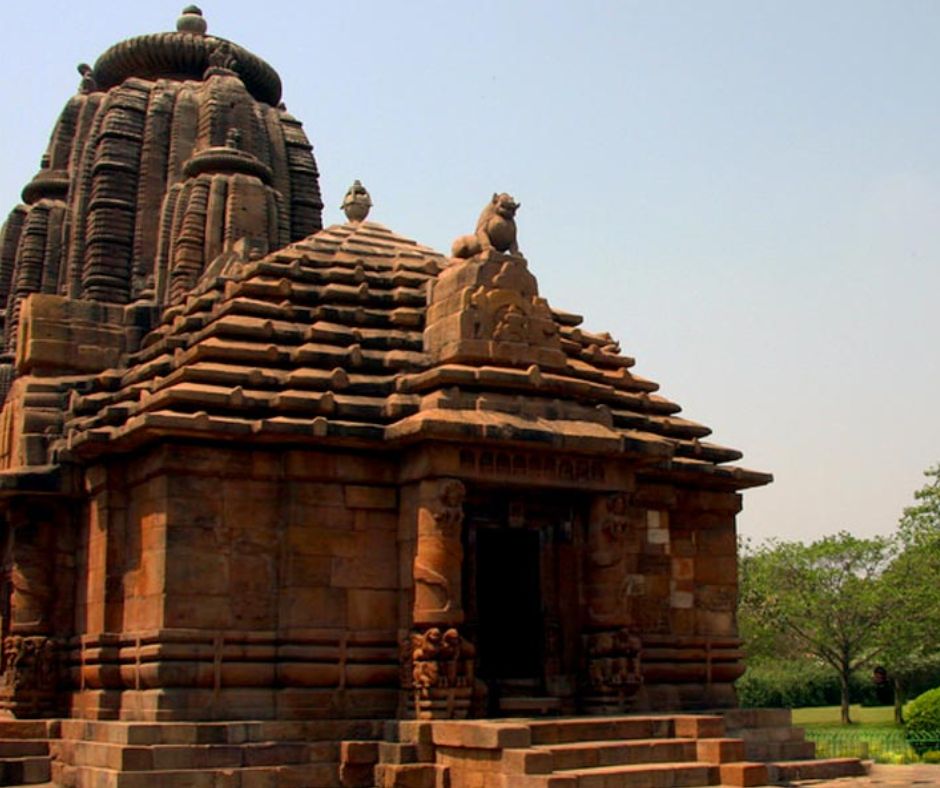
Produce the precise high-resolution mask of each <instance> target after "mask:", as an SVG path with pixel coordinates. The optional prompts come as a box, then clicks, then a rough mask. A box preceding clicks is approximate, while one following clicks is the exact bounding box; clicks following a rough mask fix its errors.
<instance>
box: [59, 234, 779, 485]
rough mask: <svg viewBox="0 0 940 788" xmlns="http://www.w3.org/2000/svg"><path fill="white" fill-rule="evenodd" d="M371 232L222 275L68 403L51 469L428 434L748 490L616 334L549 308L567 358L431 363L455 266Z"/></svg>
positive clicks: (730, 455)
mask: <svg viewBox="0 0 940 788" xmlns="http://www.w3.org/2000/svg"><path fill="white" fill-rule="evenodd" d="M455 264H458V263H455V262H454V261H452V260H448V259H447V258H445V257H444V256H443V255H441V254H440V253H438V252H436V251H434V250H433V249H430V248H428V247H426V246H422V245H420V244H418V243H416V242H415V241H412V240H410V239H407V238H404V237H402V236H400V235H397V234H395V233H394V232H392V231H391V230H389V229H387V228H386V227H384V226H382V225H380V224H377V223H374V222H366V221H364V222H361V223H358V222H351V223H348V224H345V225H338V226H332V227H329V228H327V229H325V230H322V231H320V232H318V233H316V234H314V235H312V236H310V237H309V238H307V239H305V240H303V241H299V242H297V243H294V244H291V245H289V246H286V247H285V248H283V249H281V250H279V251H276V252H273V253H271V254H268V255H267V256H265V257H263V258H262V259H259V260H257V261H254V262H241V261H237V260H230V261H229V262H228V263H226V264H225V266H223V267H222V268H221V269H219V268H218V266H214V267H212V268H211V269H210V270H208V271H207V272H206V274H205V275H204V276H203V279H202V280H201V281H200V282H199V283H198V284H197V286H196V287H195V288H194V289H193V291H192V292H191V294H190V295H189V296H188V297H186V298H185V300H184V301H183V302H182V303H181V304H179V305H177V306H174V307H170V308H169V309H167V310H166V311H165V312H164V317H163V321H162V323H161V325H159V326H158V328H157V329H156V330H154V331H153V332H151V334H150V335H149V336H148V337H147V338H146V339H145V340H144V342H143V345H142V349H141V350H140V351H139V352H137V353H134V354H132V355H130V356H129V357H128V358H127V364H126V369H122V370H108V371H106V372H104V373H101V374H99V375H96V376H92V377H91V378H89V379H86V380H85V381H84V382H83V383H82V384H81V386H80V387H79V389H80V391H79V390H76V392H75V393H74V394H73V395H72V396H71V399H70V402H69V406H68V411H67V413H66V414H65V418H64V423H63V433H62V437H61V439H58V440H57V441H54V442H53V445H52V446H51V448H52V449H53V451H52V456H53V457H54V458H55V459H57V460H58V461H68V460H76V461H80V460H81V459H82V458H90V457H93V456H96V455H100V454H104V453H110V452H113V451H127V450H130V449H133V448H135V447H137V446H140V445H142V444H144V443H146V442H148V441H151V440H154V439H158V438H160V437H165V436H169V435H172V436H179V437H198V438H200V439H203V440H207V439H208V440H226V441H232V440H234V441H237V442H246V443H249V442H250V443H252V444H256V443H261V444H265V443H269V444H270V443H274V444H293V445H296V444H316V445H324V446H326V445H346V446H370V447H373V448H383V447H384V448H389V449H395V448H399V447H402V446H405V445H408V444H409V443H413V442H416V441H420V440H425V439H437V440H446V441H458V442H467V443H480V442H488V443H494V442H496V443H511V444H516V445H524V446H530V447H532V448H540V447H543V448H548V449H564V450H568V451H572V452H575V453H584V454H592V455H597V454H604V455H623V454H626V455H630V456H633V457H636V458H638V459H640V460H642V462H643V463H645V464H646V465H648V466H651V467H653V468H657V469H659V470H661V471H662V472H663V473H667V474H669V475H670V477H673V478H674V477H676V476H677V475H679V476H683V477H687V478H688V479H689V481H690V482H695V481H696V480H699V481H703V480H704V479H706V478H707V479H708V480H709V482H708V483H709V484H711V485H719V486H723V487H730V488H735V489H740V488H744V487H750V486H756V485H761V484H766V483H767V482H769V481H770V480H771V477H770V476H769V475H768V474H764V473H758V472H755V471H748V470H745V469H741V468H735V467H732V466H729V465H727V464H726V463H728V462H732V461H735V460H737V459H739V458H740V457H741V454H740V452H738V451H736V450H734V449H729V448H725V447H722V446H718V445H715V444H712V443H708V442H706V441H704V440H703V439H704V438H705V437H706V436H708V435H709V434H710V430H709V429H708V428H707V427H705V426H703V425H701V424H697V423H695V422H693V421H689V420H687V419H684V418H682V417H680V416H679V415H678V414H679V412H680V407H679V406H678V405H676V404H675V403H673V402H671V401H670V400H668V399H666V398H664V397H662V396H660V395H658V394H656V393H655V392H656V391H657V389H658V385H657V384H656V383H653V382H652V381H649V380H646V379H644V378H642V377H640V376H638V375H635V374H634V373H632V372H631V368H632V367H633V364H634V362H633V359H631V358H629V357H626V356H623V355H621V354H620V352H619V347H618V345H617V344H616V343H615V342H614V341H613V340H612V339H611V337H610V336H609V335H608V334H594V333H590V332H587V331H585V330H583V329H582V328H581V327H580V323H581V318H580V317H578V316H576V315H572V314H568V313H564V312H560V311H557V310H553V311H552V312H551V316H552V319H553V320H554V322H555V326H556V328H557V331H558V336H559V339H560V343H561V348H562V350H563V351H564V360H563V366H561V367H559V368H554V369H540V368H539V367H537V366H535V365H527V366H526V367H525V368H522V367H521V366H520V367H513V366H509V365H506V364H497V363H493V364H467V363H465V364H435V363H434V362H433V360H432V358H431V357H430V356H429V355H428V354H427V353H426V352H425V346H424V341H423V330H424V328H425V318H426V312H427V303H428V295H427V293H428V285H429V283H430V281H431V280H433V279H435V278H436V277H437V275H438V274H439V273H440V272H442V271H443V270H444V269H445V268H446V267H448V266H451V265H455Z"/></svg>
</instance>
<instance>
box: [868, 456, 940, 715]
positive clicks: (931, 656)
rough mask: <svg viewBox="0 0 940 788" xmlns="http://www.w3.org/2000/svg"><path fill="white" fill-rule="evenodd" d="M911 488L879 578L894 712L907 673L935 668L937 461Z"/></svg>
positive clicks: (939, 599) (938, 620) (939, 603)
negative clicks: (892, 553)
mask: <svg viewBox="0 0 940 788" xmlns="http://www.w3.org/2000/svg"><path fill="white" fill-rule="evenodd" d="M924 475H925V476H927V477H928V478H929V479H930V481H929V482H928V483H927V484H926V485H924V487H922V488H921V489H920V490H918V491H917V492H915V493H914V499H915V501H916V503H915V504H914V505H913V506H910V507H908V508H906V509H905V510H904V513H903V515H902V516H901V521H900V523H899V526H898V535H897V548H898V549H897V557H896V558H895V559H894V560H893V561H892V562H891V564H890V566H889V567H888V568H887V570H886V571H885V573H884V576H883V578H882V587H883V593H884V594H885V595H886V597H887V598H888V599H889V600H890V609H889V612H888V613H887V614H886V616H885V620H884V622H883V624H882V628H881V652H882V655H881V657H880V660H881V662H882V663H883V664H884V666H885V667H886V668H887V669H888V675H889V676H890V677H891V680H892V683H893V685H894V718H895V721H896V722H898V723H903V722H904V716H903V707H904V701H905V700H906V699H907V694H908V688H909V686H910V682H911V680H912V679H914V678H916V677H917V676H918V675H919V674H923V673H925V672H932V671H936V670H937V669H938V668H940V582H938V580H940V465H937V466H935V467H933V468H929V469H928V470H926V471H925V472H924Z"/></svg>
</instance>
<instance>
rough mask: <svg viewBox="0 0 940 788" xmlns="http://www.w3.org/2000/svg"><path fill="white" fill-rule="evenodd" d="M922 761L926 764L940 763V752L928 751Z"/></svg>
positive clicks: (921, 757) (922, 756)
mask: <svg viewBox="0 0 940 788" xmlns="http://www.w3.org/2000/svg"><path fill="white" fill-rule="evenodd" d="M920 759H921V760H922V761H923V762H924V763H940V750H927V752H925V753H924V754H923V755H921V756H920Z"/></svg>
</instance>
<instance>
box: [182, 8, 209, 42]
mask: <svg viewBox="0 0 940 788" xmlns="http://www.w3.org/2000/svg"><path fill="white" fill-rule="evenodd" d="M207 29H208V25H207V24H206V20H205V19H203V17H202V9H201V8H199V7H198V6H194V5H188V6H186V8H184V9H183V13H182V15H181V16H180V18H179V19H177V20H176V32H177V33H192V34H193V35H194V36H204V35H205V34H206V30H207Z"/></svg>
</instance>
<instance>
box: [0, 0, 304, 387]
mask: <svg viewBox="0 0 940 788" xmlns="http://www.w3.org/2000/svg"><path fill="white" fill-rule="evenodd" d="M206 31H207V24H206V20H205V19H204V18H203V16H202V12H201V11H200V10H199V9H198V8H197V7H195V6H189V7H187V8H186V9H184V11H183V14H182V16H180V18H179V20H178V21H177V25H176V32H170V33H155V34H151V35H143V36H137V37H135V38H131V39H128V40H126V41H122V42H120V43H118V44H115V45H114V46H112V47H111V48H110V49H108V50H107V51H106V52H105V53H104V54H102V55H101V57H99V58H98V60H97V62H96V63H95V65H94V67H93V68H92V67H89V66H88V65H86V64H81V65H80V66H79V73H80V74H81V82H80V85H79V89H78V93H77V94H76V95H75V96H73V97H72V98H71V99H70V100H69V101H68V102H67V103H66V105H65V108H64V109H63V110H62V113H61V114H60V116H59V119H58V121H57V123H56V125H55V128H54V129H53V132H52V136H51V139H50V141H49V145H48V148H47V151H46V153H45V154H44V155H43V157H42V162H41V165H40V170H39V172H38V173H37V174H36V176H35V177H34V178H33V179H32V181H30V183H29V184H27V185H26V187H25V188H24V189H23V202H24V204H23V205H18V206H16V207H15V208H14V209H13V210H12V212H11V213H10V215H9V218H8V219H7V221H6V223H5V224H4V225H3V228H2V230H0V308H3V309H4V312H3V318H4V319H3V321H2V326H0V327H2V330H3V334H2V343H0V349H2V351H3V359H2V360H0V389H2V391H0V394H5V392H6V389H7V388H8V386H9V384H10V381H11V379H12V377H13V373H12V368H11V357H12V354H13V353H14V351H15V348H16V331H17V328H16V326H17V322H18V318H19V314H20V309H21V304H22V301H23V299H24V298H25V297H26V296H28V295H29V294H30V293H35V292H42V293H53V294H59V295H66V296H69V297H71V298H77V299H82V300H91V301H99V302H107V303H114V304H128V303H133V302H138V301H139V302H148V303H155V304H156V305H157V306H158V307H159V306H164V305H166V304H168V303H170V302H171V301H172V299H173V298H175V297H177V296H178V295H179V293H180V292H181V291H182V290H183V289H185V286H186V285H187V284H188V283H191V282H194V281H195V280H196V279H198V277H199V274H200V273H201V271H202V270H203V269H204V268H205V266H206V265H207V264H208V263H210V262H211V261H212V260H213V259H214V258H215V257H216V256H218V255H219V254H221V253H223V252H225V251H227V250H229V249H231V247H232V246H233V245H234V244H235V242H236V241H238V240H239V239H241V238H246V237H247V238H249V240H250V241H252V243H253V245H254V246H255V247H256V248H261V249H263V250H271V251H273V250H275V249H278V248H280V247H282V246H284V245H286V244H288V243H290V242H292V241H296V240H299V239H301V238H305V237H306V236H308V235H310V234H311V233H313V232H316V231H317V230H319V229H320V228H321V226H322V222H321V209H322V200H321V198H320V190H319V176H318V172H317V166H316V162H315V161H314V157H313V154H312V147H311V145H310V143H309V141H308V140H307V137H306V136H305V135H304V132H303V130H302V128H301V124H300V122H299V121H298V120H297V119H295V118H294V117H293V116H291V115H290V114H289V113H288V112H287V111H286V109H285V108H284V105H283V104H281V103H280V101H281V81H280V78H279V77H278V75H277V72H275V70H274V69H273V68H272V67H271V66H270V65H268V64H267V63H266V62H265V61H264V60H262V59H261V58H259V57H257V56H256V55H254V54H252V53H251V52H249V51H248V50H246V49H244V48H242V47H240V46H238V45H237V44H234V43H231V42H229V41H226V40H224V39H221V38H218V37H215V36H212V35H208V34H207V32H206ZM236 129H237V130H238V142H237V144H236V145H235V146H234V147H233V146H232V144H231V142H232V139H233V137H232V134H231V132H232V131H233V130H236ZM236 148H237V150H235V149H236Z"/></svg>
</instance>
